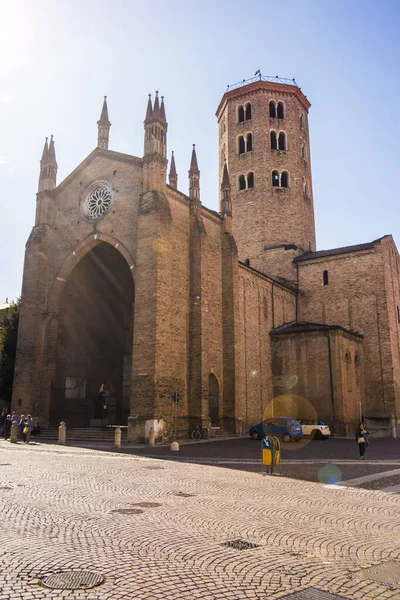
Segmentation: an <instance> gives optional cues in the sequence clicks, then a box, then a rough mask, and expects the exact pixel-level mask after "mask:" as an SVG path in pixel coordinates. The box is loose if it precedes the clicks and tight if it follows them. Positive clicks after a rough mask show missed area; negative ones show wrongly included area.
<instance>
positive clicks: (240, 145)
mask: <svg viewBox="0 0 400 600" xmlns="http://www.w3.org/2000/svg"><path fill="white" fill-rule="evenodd" d="M245 151H246V150H245V144H244V137H243V136H242V135H240V136H239V137H238V153H239V154H243V153H244V152H245Z"/></svg>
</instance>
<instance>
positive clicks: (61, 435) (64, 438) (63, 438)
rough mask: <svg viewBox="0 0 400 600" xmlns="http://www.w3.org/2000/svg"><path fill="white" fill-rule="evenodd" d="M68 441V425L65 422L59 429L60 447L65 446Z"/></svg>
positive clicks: (62, 422)
mask: <svg viewBox="0 0 400 600" xmlns="http://www.w3.org/2000/svg"><path fill="white" fill-rule="evenodd" d="M66 441H67V425H66V424H65V422H64V421H61V423H60V427H59V428H58V443H59V444H60V446H65V444H66Z"/></svg>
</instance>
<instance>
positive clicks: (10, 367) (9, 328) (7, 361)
mask: <svg viewBox="0 0 400 600" xmlns="http://www.w3.org/2000/svg"><path fill="white" fill-rule="evenodd" d="M19 309H20V300H17V302H12V303H11V305H10V306H9V308H7V309H6V311H5V315H4V317H3V319H2V320H0V399H1V400H3V401H5V402H7V403H8V404H10V402H11V394H12V387H13V380H14V366H15V354H16V351H17V334H18V322H19Z"/></svg>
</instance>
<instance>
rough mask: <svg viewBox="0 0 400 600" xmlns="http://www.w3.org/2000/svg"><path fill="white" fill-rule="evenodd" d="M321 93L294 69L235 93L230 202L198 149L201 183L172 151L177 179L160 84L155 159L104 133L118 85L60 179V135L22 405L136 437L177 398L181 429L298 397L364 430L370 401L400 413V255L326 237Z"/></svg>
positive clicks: (384, 246) (224, 158) (18, 404)
mask: <svg viewBox="0 0 400 600" xmlns="http://www.w3.org/2000/svg"><path fill="white" fill-rule="evenodd" d="M309 107H310V104H309V102H308V100H307V98H306V97H305V96H304V94H303V93H302V91H301V90H300V88H299V87H297V85H296V84H295V83H294V82H287V81H285V82H281V81H271V80H268V79H265V78H262V77H261V76H260V77H258V78H257V79H255V80H253V81H250V82H244V83H243V84H242V85H239V86H235V87H233V88H232V89H230V90H228V91H227V92H226V93H225V94H224V96H223V98H222V100H221V102H220V105H219V107H218V110H217V119H218V126H219V161H220V163H219V171H220V206H219V211H218V212H216V211H212V210H209V209H208V208H206V206H204V204H203V202H202V198H201V196H200V171H199V168H198V163H197V157H196V152H195V148H194V147H193V151H192V158H191V163H190V170H189V193H188V194H186V193H183V192H181V191H180V190H179V189H178V187H179V186H178V175H177V173H176V168H175V161H174V157H173V154H172V159H171V162H170V169H169V185H168V184H167V183H166V180H167V165H168V160H167V121H166V113H165V106H164V100H163V98H161V102H160V100H159V98H158V93H156V98H155V101H154V103H153V102H152V100H151V98H150V97H149V100H148V106H147V113H146V117H145V121H144V154H143V156H142V157H135V156H131V155H127V154H122V153H119V152H116V151H113V150H110V149H109V148H108V145H109V131H110V126H111V123H110V121H109V118H108V109H107V103H106V100H105V101H104V105H103V110H102V113H101V117H100V120H99V121H98V144H97V147H96V148H95V149H94V150H93V152H91V154H89V156H88V157H87V158H86V159H85V160H84V161H83V162H82V163H81V164H80V165H79V166H77V167H76V169H75V170H74V171H73V172H72V173H71V174H70V175H69V176H68V177H67V178H66V179H65V180H64V181H62V182H61V183H60V184H58V185H57V183H56V174H57V162H56V156H55V145H54V140H53V139H51V141H50V143H49V144H48V143H47V140H46V144H45V147H44V150H43V156H42V160H41V168H40V178H39V190H38V194H37V200H36V221H35V225H34V227H33V229H32V232H31V235H30V237H29V239H28V242H27V245H26V254H25V265H24V277H23V286H22V304H21V314H20V326H19V334H18V350H17V362H16V370H15V381H14V390H13V403H12V404H13V406H12V407H13V409H14V410H16V411H17V412H19V413H21V412H24V413H25V414H26V413H28V412H30V413H32V414H33V415H34V416H36V417H38V418H39V419H40V421H41V423H42V424H43V425H44V426H55V425H57V424H58V423H59V422H60V421H61V420H63V421H66V422H67V425H68V426H74V427H87V426H90V425H99V424H103V425H104V424H123V425H125V424H127V423H128V422H129V429H128V431H129V439H130V440H132V441H133V440H137V439H143V438H144V437H145V424H146V422H147V423H148V422H149V421H150V422H153V423H156V426H157V427H158V428H161V427H162V428H163V429H164V432H165V434H166V435H167V436H168V435H172V429H173V421H174V414H175V409H176V410H177V417H178V431H179V434H180V435H181V436H184V435H186V434H187V433H188V432H189V431H190V428H192V427H193V426H194V425H195V424H197V423H200V422H201V423H203V424H208V423H211V424H212V425H213V426H215V427H221V428H222V429H223V430H225V431H229V432H240V431H244V430H245V429H246V428H247V427H249V426H251V425H253V424H255V423H258V422H260V421H261V420H262V419H264V418H265V417H266V416H274V415H279V414H281V415H282V414H284V413H287V414H288V416H295V417H298V418H301V417H303V418H314V417H316V418H319V419H323V420H324V421H325V422H327V423H328V424H329V425H331V427H333V430H334V431H335V432H336V433H344V434H352V433H353V430H354V427H355V424H356V422H357V421H358V420H359V419H360V417H361V415H364V416H368V414H370V415H372V416H373V415H374V414H375V416H376V415H377V416H378V417H379V415H380V417H382V419H384V418H386V417H385V415H386V416H387V415H398V414H399V413H400V331H399V327H400V324H399V321H400V309H399V307H400V285H399V282H400V261H399V254H398V252H397V249H396V246H395V244H394V241H393V239H392V237H391V236H385V237H382V238H380V239H378V240H376V241H374V242H370V243H366V244H360V245H357V246H350V247H346V248H337V249H334V250H327V251H317V250H316V246H315V226H314V205H313V191H312V178H311V166H310V143H309V132H308V110H309ZM176 392H178V393H179V394H180V402H179V403H178V404H177V405H175V404H174V402H173V397H174V394H175V393H176ZM311 415H313V416H311ZM392 422H393V419H392ZM387 433H388V434H390V431H388V432H387Z"/></svg>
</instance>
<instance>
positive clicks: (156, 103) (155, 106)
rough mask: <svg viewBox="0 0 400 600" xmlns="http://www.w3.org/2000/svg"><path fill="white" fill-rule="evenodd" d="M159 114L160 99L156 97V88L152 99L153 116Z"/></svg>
mask: <svg viewBox="0 0 400 600" xmlns="http://www.w3.org/2000/svg"><path fill="white" fill-rule="evenodd" d="M159 116H160V101H159V99H158V90H156V99H155V100H154V108H153V117H159Z"/></svg>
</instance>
